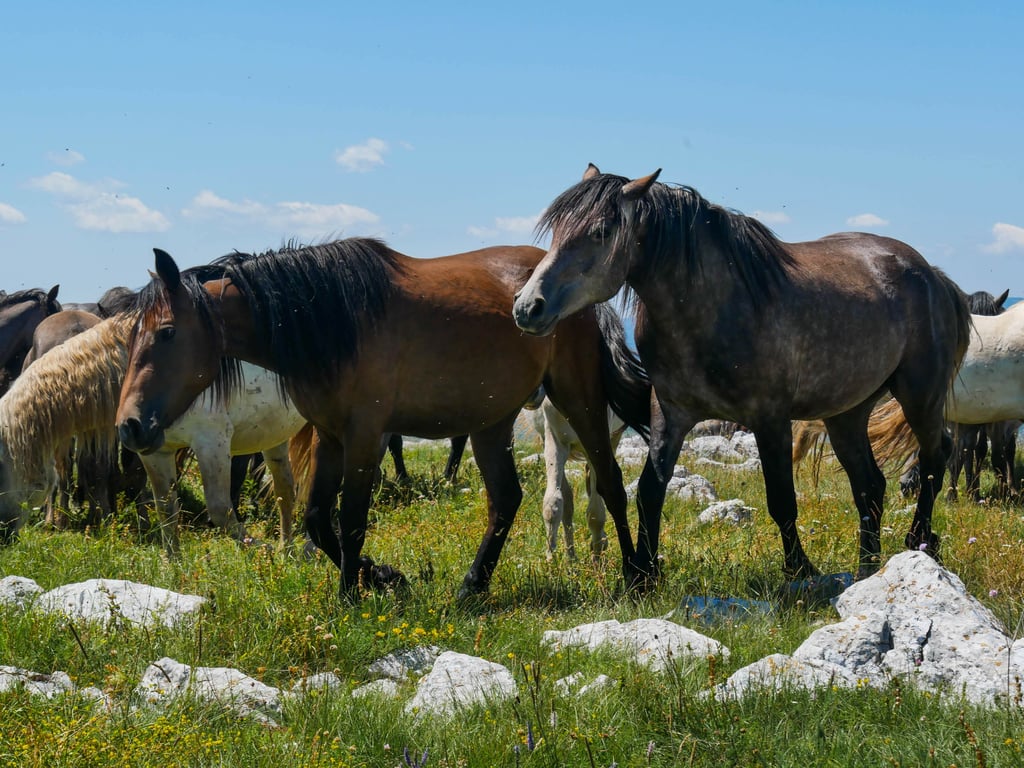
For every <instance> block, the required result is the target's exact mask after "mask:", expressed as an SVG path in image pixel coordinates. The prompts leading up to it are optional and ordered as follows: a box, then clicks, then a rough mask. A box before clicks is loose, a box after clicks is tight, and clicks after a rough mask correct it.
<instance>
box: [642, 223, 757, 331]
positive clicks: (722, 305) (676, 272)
mask: <svg viewBox="0 0 1024 768" xmlns="http://www.w3.org/2000/svg"><path fill="white" fill-rule="evenodd" d="M696 247H697V248H699V249H700V253H699V258H691V257H690V256H689V255H688V254H686V253H682V252H680V253H678V254H671V255H668V254H666V255H663V256H661V257H660V258H658V259H653V258H652V257H650V256H648V257H647V259H646V263H645V264H644V266H643V267H642V268H640V269H635V270H634V271H633V272H632V273H631V274H630V276H629V278H628V280H627V283H628V285H629V287H630V288H631V289H632V290H633V291H634V293H635V294H636V296H637V298H638V299H639V301H640V303H641V304H642V306H643V307H644V308H645V311H646V313H647V315H648V316H649V317H650V318H651V319H652V320H656V319H657V317H659V316H660V317H667V318H670V319H671V322H672V323H673V324H678V323H683V322H685V323H687V324H688V325H690V326H691V327H699V326H700V325H703V324H704V323H706V322H707V321H708V320H709V319H711V318H713V317H715V316H716V315H717V314H718V313H719V312H732V311H734V305H735V304H736V302H737V299H738V294H739V290H740V287H739V286H738V285H737V283H738V281H737V279H736V278H735V276H734V275H732V274H730V272H729V268H728V264H727V261H726V255H725V254H724V253H722V252H721V251H720V250H719V249H718V248H717V246H716V245H714V244H713V243H699V244H698V245H697V246H696Z"/></svg>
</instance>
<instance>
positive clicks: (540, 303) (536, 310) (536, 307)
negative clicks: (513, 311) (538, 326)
mask: <svg viewBox="0 0 1024 768" xmlns="http://www.w3.org/2000/svg"><path fill="white" fill-rule="evenodd" d="M543 311H544V299H542V298H541V297H540V296H538V297H537V298H535V299H534V300H533V305H532V306H531V307H530V317H532V318H536V317H537V315H539V314H540V313H541V312H543Z"/></svg>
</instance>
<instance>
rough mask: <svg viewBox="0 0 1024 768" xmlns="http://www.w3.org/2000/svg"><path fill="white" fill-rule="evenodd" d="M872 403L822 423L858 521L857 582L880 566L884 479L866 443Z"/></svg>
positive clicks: (869, 443)
mask: <svg viewBox="0 0 1024 768" xmlns="http://www.w3.org/2000/svg"><path fill="white" fill-rule="evenodd" d="M872 405H873V401H869V402H868V403H865V404H863V405H861V406H859V407H858V408H856V409H854V410H852V411H847V412H846V413H843V414H840V415H838V416H833V417H831V418H829V419H826V420H825V426H826V428H827V429H828V435H829V440H830V441H831V443H832V450H833V451H834V452H835V455H836V458H837V459H838V460H839V463H840V464H841V465H842V467H843V469H844V470H845V472H846V475H847V477H848V478H849V480H850V490H851V491H852V493H853V501H854V505H855V506H856V508H857V517H858V519H859V521H860V524H859V530H860V552H859V556H858V568H857V578H858V579H863V578H866V577H867V576H870V575H871V574H872V573H874V572H875V571H877V570H878V568H879V567H880V565H881V558H882V546H881V539H880V534H881V526H882V506H883V504H884V501H885V475H883V474H882V471H881V470H880V469H879V468H878V464H877V463H876V462H875V457H874V455H873V454H872V452H871V441H870V440H869V439H868V431H867V425H868V417H869V414H870V412H871V407H872Z"/></svg>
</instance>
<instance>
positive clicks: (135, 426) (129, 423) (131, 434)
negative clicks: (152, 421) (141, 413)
mask: <svg viewBox="0 0 1024 768" xmlns="http://www.w3.org/2000/svg"><path fill="white" fill-rule="evenodd" d="M141 433H142V422H141V421H139V420H138V419H134V418H128V419H125V420H124V421H122V422H121V423H120V424H118V425H117V437H118V439H119V440H120V441H121V442H122V443H124V444H125V445H126V446H127V447H129V448H132V447H135V446H138V444H139V436H140V435H141Z"/></svg>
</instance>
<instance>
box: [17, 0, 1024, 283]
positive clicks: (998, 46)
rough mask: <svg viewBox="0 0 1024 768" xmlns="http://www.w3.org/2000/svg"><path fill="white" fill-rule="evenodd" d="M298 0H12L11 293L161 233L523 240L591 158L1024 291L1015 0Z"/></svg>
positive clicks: (202, 248)
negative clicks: (867, 235)
mask: <svg viewBox="0 0 1024 768" xmlns="http://www.w3.org/2000/svg"><path fill="white" fill-rule="evenodd" d="M287 5H288V7H287V8H286V7H285V6H286V4H283V3H264V2H260V1H258V0H257V1H254V2H247V3H244V4H242V3H217V2H213V1H212V0H204V1H203V2H201V3H200V2H192V1H191V0H181V1H180V2H176V3H173V4H159V5H157V4H146V3H105V2H97V3H82V2H75V3H63V2H47V1H46V0H40V1H39V2H35V3H17V4H8V6H5V8H4V10H3V12H2V13H0V72H2V73H3V74H2V77H3V87H2V89H0V97H2V102H0V103H2V109H0V263H2V264H3V269H2V278H0V288H3V289H5V290H8V291H11V290H16V289H19V288H26V287H37V286H38V287H45V288H48V287H49V286H51V285H53V284H54V283H60V284H61V286H62V287H61V298H63V299H65V300H69V301H71V300H77V301H85V300H92V299H95V298H96V297H97V296H99V294H100V293H102V291H103V290H105V289H106V288H108V287H110V286H113V285H128V286H131V287H138V286H140V285H142V284H143V283H145V282H146V281H147V280H148V275H147V271H146V270H147V269H150V268H151V267H152V248H153V247H154V246H158V247H161V248H164V249H165V250H168V251H169V252H170V253H172V254H173V255H174V256H175V257H176V258H177V259H178V261H179V263H180V264H181V265H182V266H190V265H193V264H199V263H204V262H207V261H209V260H211V259H213V258H215V257H217V256H220V255H222V254H224V253H227V252H229V251H232V250H236V249H237V250H242V251H262V250H266V249H268V248H276V247H279V246H280V245H281V244H282V243H284V242H285V241H287V240H289V239H296V240H300V241H303V242H319V241H321V240H323V239H326V238H329V237H332V236H354V235H375V236H380V237H383V238H385V239H386V240H388V241H389V243H390V244H391V245H392V246H393V247H394V248H396V249H398V250H400V251H403V252H405V253H408V254H410V255H415V256H438V255H442V254H446V253H455V252H458V251H463V250H469V249H472V248H476V247H480V246H483V245H491V244H497V243H528V242H532V241H533V233H532V225H533V223H534V221H535V220H536V217H537V215H538V214H539V213H540V212H541V211H542V210H543V208H544V206H545V205H546V204H547V203H548V202H550V201H551V200H552V199H553V198H554V197H555V196H556V195H557V194H558V193H559V192H561V191H562V190H563V189H565V188H566V187H568V186H569V185H570V184H572V183H575V182H576V181H577V180H578V179H579V178H580V175H581V174H582V172H583V170H584V169H585V167H586V165H587V163H588V162H594V163H596V164H597V165H599V166H600V167H601V169H602V170H605V171H608V172H614V173H620V174H623V175H627V176H632V177H636V176H641V175H645V174H647V173H650V172H651V171H653V170H654V169H655V168H659V167H661V168H663V169H664V171H663V173H662V176H661V179H662V180H663V181H670V182H678V183H684V184H689V185H692V186H694V187H696V188H697V189H698V190H699V191H700V192H701V193H702V194H704V196H705V197H707V198H708V199H710V200H712V201H714V202H718V203H721V204H724V205H728V206H731V207H733V208H737V209H739V210H741V211H743V212H745V213H748V214H751V215H756V216H758V217H760V218H762V219H763V220H764V221H765V222H766V223H768V224H769V225H770V226H771V227H772V228H773V229H774V230H775V232H776V233H777V234H778V235H779V236H780V237H781V238H782V239H784V240H806V239H813V238H816V237H820V236H822V235H825V234H828V233H831V232H836V231H842V230H849V229H860V230H868V231H874V232H878V233H881V234H885V235H890V236H892V237H896V238H899V239H901V240H905V241H906V242H908V243H910V244H911V245H913V246H914V247H916V248H917V249H918V250H919V251H921V252H922V253H923V254H924V255H925V256H926V258H928V259H929V260H930V261H931V262H932V263H934V264H936V265H938V266H940V267H942V268H943V269H945V270H946V271H947V272H948V273H949V274H950V275H951V276H952V277H953V278H954V279H955V280H957V281H958V282H959V283H960V284H961V286H962V287H963V288H965V289H966V290H969V291H973V290H979V289H985V290H990V291H993V292H995V293H998V292H1000V291H1002V290H1003V289H1004V288H1010V289H1011V293H1013V294H1014V295H1024V151H1022V141H1024V99H1022V86H1021V78H1022V76H1024V53H1022V50H1024V47H1022V43H1021V32H1022V26H1024V25H1022V22H1024V10H1022V8H1024V6H1022V5H1021V4H1019V3H988V4H966V3H964V4H953V3H943V2H929V3H922V2H901V3H866V2H862V3H843V4H840V3H795V2H771V3H747V2H730V3H689V2H682V1H679V0H677V1H676V2H664V3H662V2H647V3H622V2H616V3H604V2H588V3H574V2H569V3H556V2H553V1H551V0H549V2H545V3H536V2H532V0H524V1H522V2H518V3H514V4H502V5H500V6H499V5H496V4H486V3H478V4H475V5H473V6H470V5H469V4H461V3H458V4H456V3H447V2H431V3H399V2H388V1H387V0H380V1H379V2H376V3H345V2H332V3H296V4H287ZM10 6H13V7H10ZM972 6H973V7H972Z"/></svg>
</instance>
